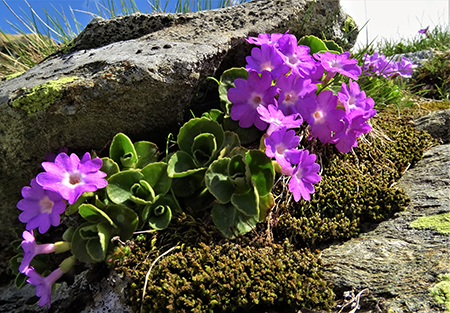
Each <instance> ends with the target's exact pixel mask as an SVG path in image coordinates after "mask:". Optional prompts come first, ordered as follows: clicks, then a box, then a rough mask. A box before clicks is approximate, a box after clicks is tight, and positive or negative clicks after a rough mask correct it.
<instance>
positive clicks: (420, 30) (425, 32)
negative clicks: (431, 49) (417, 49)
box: [419, 26, 430, 35]
mask: <svg viewBox="0 0 450 313" xmlns="http://www.w3.org/2000/svg"><path fill="white" fill-rule="evenodd" d="M428 28H430V26H427V27H426V28H423V29H419V34H425V35H428Z"/></svg>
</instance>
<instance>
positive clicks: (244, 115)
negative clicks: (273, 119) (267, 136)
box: [227, 71, 278, 130]
mask: <svg viewBox="0 0 450 313" xmlns="http://www.w3.org/2000/svg"><path fill="white" fill-rule="evenodd" d="M234 84H235V86H236V88H230V89H229V90H228V94H227V95H228V100H230V102H232V103H233V106H232V107H231V110H230V116H231V119H233V120H235V121H239V126H241V127H242V128H248V127H250V126H252V125H255V126H256V127H257V128H258V129H260V130H265V129H266V127H267V124H266V122H264V121H262V120H261V119H260V118H259V114H258V112H257V111H256V108H257V107H258V106H259V105H262V106H264V107H267V106H268V105H269V104H275V95H276V94H277V91H278V90H277V87H275V86H272V78H271V76H270V73H269V72H267V71H263V72H262V73H261V77H260V76H259V74H258V73H257V72H255V71H252V72H250V74H249V75H248V79H247V80H245V79H242V78H238V79H236V80H235V81H234Z"/></svg>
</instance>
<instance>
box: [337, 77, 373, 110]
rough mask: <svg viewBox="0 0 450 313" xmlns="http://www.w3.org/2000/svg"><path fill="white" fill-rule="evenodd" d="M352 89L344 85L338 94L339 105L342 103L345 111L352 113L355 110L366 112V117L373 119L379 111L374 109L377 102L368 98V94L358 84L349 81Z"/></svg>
mask: <svg viewBox="0 0 450 313" xmlns="http://www.w3.org/2000/svg"><path fill="white" fill-rule="evenodd" d="M348 84H349V86H350V88H349V87H348V86H347V85H346V84H345V83H342V86H341V91H339V92H338V98H339V103H341V104H342V105H343V106H344V108H345V111H346V112H347V113H350V112H352V111H354V110H363V111H365V115H364V116H365V117H366V118H371V117H373V116H375V114H376V113H377V111H376V110H375V109H374V108H373V107H374V105H375V102H374V101H373V99H372V98H371V97H366V93H365V92H364V91H361V90H360V88H359V85H358V83H357V82H354V81H352V79H351V78H350V81H349V83H348Z"/></svg>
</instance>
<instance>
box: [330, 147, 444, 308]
mask: <svg viewBox="0 0 450 313" xmlns="http://www.w3.org/2000/svg"><path fill="white" fill-rule="evenodd" d="M397 187H398V188H403V189H404V190H405V192H406V193H407V194H408V196H409V197H410V198H411V203H410V205H409V206H408V208H407V210H406V211H404V212H400V213H397V214H396V216H395V218H393V219H392V220H389V221H385V222H382V223H380V224H379V225H378V226H377V227H376V228H375V229H374V230H373V231H370V232H368V233H364V234H361V235H360V236H359V237H358V238H354V239H351V240H349V241H347V242H345V243H343V244H338V245H332V246H330V247H329V248H327V249H324V250H323V251H322V259H323V262H324V276H325V279H326V280H328V281H329V282H331V283H332V284H333V285H334V286H335V288H336V292H337V296H338V297H341V296H342V293H343V292H344V291H349V290H352V288H355V289H356V290H362V289H364V288H369V296H368V297H366V298H363V299H364V300H363V301H362V310H361V312H365V311H372V312H379V311H377V309H381V310H382V311H383V312H387V310H389V309H390V310H393V311H394V312H443V310H444V308H443V305H442V304H438V303H437V302H436V301H435V300H434V299H433V298H431V297H430V295H429V290H428V289H429V288H430V287H431V286H432V285H433V284H434V283H435V282H436V281H437V277H438V275H439V274H445V273H449V272H450V249H449V247H450V236H449V235H443V234H440V233H439V232H437V231H433V230H427V229H422V230H420V229H414V228H411V227H410V226H409V225H410V224H411V222H413V221H415V220H416V219H417V218H419V217H422V216H430V215H435V214H439V213H444V212H450V145H449V144H447V145H441V146H436V147H433V148H432V149H430V150H429V151H427V152H426V153H425V154H424V158H423V160H421V161H420V162H418V164H417V165H416V166H415V167H414V168H412V169H409V170H408V171H407V172H406V173H405V175H404V176H403V177H402V178H401V180H400V182H399V184H398V186H397Z"/></svg>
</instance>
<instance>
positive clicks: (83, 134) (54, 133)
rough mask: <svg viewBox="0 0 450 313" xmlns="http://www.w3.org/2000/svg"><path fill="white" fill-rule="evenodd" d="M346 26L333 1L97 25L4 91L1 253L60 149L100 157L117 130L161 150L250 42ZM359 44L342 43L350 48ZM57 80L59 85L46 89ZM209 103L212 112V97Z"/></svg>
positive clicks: (336, 33) (331, 35) (292, 0)
mask: <svg viewBox="0 0 450 313" xmlns="http://www.w3.org/2000/svg"><path fill="white" fill-rule="evenodd" d="M311 5H313V6H312V10H311V11H310V12H309V15H308V17H307V12H308V10H309V8H310V6H311ZM350 20H351V19H350ZM305 21H306V22H305ZM348 21H349V17H348V16H347V15H346V14H345V13H344V12H343V11H340V8H339V1H329V0H318V1H312V0H280V1H271V0H262V1H252V2H249V3H246V4H242V5H236V6H233V7H230V8H226V9H218V10H211V11H204V12H198V13H189V14H149V15H145V14H134V15H131V16H127V17H118V18H114V19H111V20H107V21H105V20H94V21H93V22H92V23H90V24H89V25H88V26H87V27H86V29H85V30H84V31H83V32H82V33H81V34H80V36H79V37H78V38H77V39H75V40H74V42H73V47H72V50H70V52H69V53H66V54H64V53H57V54H55V55H54V56H52V57H50V58H49V59H48V60H46V61H45V62H42V63H41V64H38V65H37V66H35V67H33V68H32V69H30V70H29V71H27V72H26V73H24V74H22V75H21V76H18V77H16V78H12V79H10V80H7V81H4V82H2V83H0V212H1V214H2V219H1V220H0V228H1V229H3V230H4V231H2V233H1V235H0V238H1V239H2V240H0V246H2V245H4V244H7V243H8V242H9V241H10V240H11V239H13V238H12V232H11V228H12V227H13V226H19V225H20V224H19V223H18V221H17V216H18V214H19V211H18V210H17V209H16V208H15V205H16V203H17V201H18V200H20V190H21V188H22V187H23V186H24V185H28V184H29V182H30V180H31V179H32V178H33V177H35V175H36V174H37V173H38V172H40V171H41V170H42V169H41V168H40V162H42V161H43V160H44V156H45V154H46V153H48V152H56V151H57V150H58V148H60V147H64V146H66V147H69V148H70V149H71V150H72V151H75V152H83V151H87V150H88V149H101V148H102V147H104V146H105V144H106V143H107V142H108V141H109V140H111V139H112V137H113V136H114V135H115V134H116V133H118V132H124V133H126V134H127V135H129V136H130V137H131V138H132V139H133V140H135V141H136V140H143V139H145V140H150V141H154V142H156V143H158V144H161V145H162V144H164V143H165V138H166V136H167V134H168V133H169V132H175V133H176V132H177V129H178V128H179V126H180V125H181V124H182V123H183V122H184V121H185V120H186V118H187V116H189V111H190V109H193V110H194V111H196V112H201V111H204V110H206V109H208V108H210V107H211V106H212V105H213V104H214V103H212V101H213V100H210V102H208V101H206V102H204V104H203V105H204V107H200V106H199V105H198V104H195V105H194V103H195V101H194V100H193V99H194V98H195V95H196V92H197V91H198V87H199V83H200V82H201V81H202V80H203V79H205V78H206V77H207V76H216V77H218V76H219V75H220V74H221V72H222V71H223V70H224V69H226V68H229V67H232V66H242V65H244V64H245V56H246V55H248V53H249V51H250V49H251V46H250V45H249V44H248V43H247V42H246V41H245V38H246V37H248V36H257V35H258V34H259V33H272V32H285V31H287V30H289V31H290V33H292V34H295V35H297V36H298V37H301V36H302V35H311V34H315V35H317V36H321V35H322V32H325V34H326V35H327V37H328V39H334V40H338V39H340V38H343V36H344V34H345V32H344V30H343V29H348V24H349V22H348ZM344 26H345V27H344ZM355 40H356V38H355V37H353V38H351V39H348V40H347V39H346V40H344V41H343V42H341V44H343V45H344V46H347V48H349V47H351V46H352V45H353V43H354V41H355ZM62 79H66V81H64V80H62ZM67 79H69V80H68V81H67ZM70 79H71V80H70ZM55 81H56V82H59V83H60V84H59V85H57V86H54V85H52V86H49V85H48V84H47V83H51V84H54V82H55ZM33 87H37V88H38V90H37V91H36V90H34V93H32V92H31V91H32V89H31V88H33ZM214 87H215V86H214ZM200 92H202V91H201V90H200ZM211 99H215V100H214V101H216V103H215V104H216V105H217V95H215V97H213V98H211ZM20 226H21V227H23V225H20Z"/></svg>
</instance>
